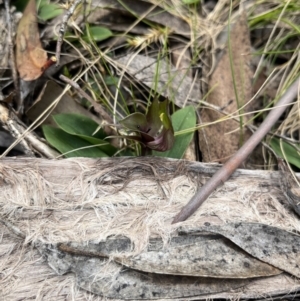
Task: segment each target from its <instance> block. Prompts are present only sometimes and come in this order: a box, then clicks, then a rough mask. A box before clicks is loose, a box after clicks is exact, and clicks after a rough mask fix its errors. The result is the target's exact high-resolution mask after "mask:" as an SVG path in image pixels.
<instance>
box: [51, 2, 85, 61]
mask: <svg viewBox="0 0 300 301" xmlns="http://www.w3.org/2000/svg"><path fill="white" fill-rule="evenodd" d="M81 2H82V0H76V1H74V3H73V4H72V5H71V6H70V8H69V9H68V10H67V12H66V13H65V15H64V16H63V19H62V23H61V25H60V27H59V31H58V38H57V43H56V53H55V57H56V60H57V61H56V66H58V65H59V63H60V53H61V46H62V43H63V39H64V34H65V31H66V27H67V24H68V21H69V19H70V18H71V17H72V16H73V14H74V12H75V9H76V8H77V6H78V5H79V4H80V3H81Z"/></svg>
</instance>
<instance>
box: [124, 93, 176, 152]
mask: <svg viewBox="0 0 300 301" xmlns="http://www.w3.org/2000/svg"><path fill="white" fill-rule="evenodd" d="M168 105H169V100H168V99H165V100H163V101H159V100H158V99H157V98H155V99H154V100H153V102H152V103H151V104H150V105H149V107H148V110H147V113H146V114H142V113H139V112H136V113H133V114H130V115H129V116H127V117H126V118H124V119H122V120H121V121H120V122H119V123H120V125H121V126H123V127H125V128H126V129H128V130H130V131H131V132H133V133H134V135H126V136H122V138H126V139H131V140H135V141H138V142H140V143H142V144H143V145H144V146H145V147H147V148H149V149H152V150H156V151H160V152H165V151H167V150H169V149H171V148H172V146H173V144H174V130H173V126H172V122H171V118H170V115H169V112H168Z"/></svg>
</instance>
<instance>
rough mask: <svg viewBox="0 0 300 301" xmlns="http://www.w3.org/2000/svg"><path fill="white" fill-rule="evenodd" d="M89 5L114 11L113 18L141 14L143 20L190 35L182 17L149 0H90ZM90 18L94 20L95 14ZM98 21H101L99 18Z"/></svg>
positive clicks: (180, 33) (188, 27)
mask: <svg viewBox="0 0 300 301" xmlns="http://www.w3.org/2000/svg"><path fill="white" fill-rule="evenodd" d="M91 6H92V8H93V9H92V11H94V10H95V9H106V10H111V11H113V12H115V14H114V15H112V18H113V19H118V18H119V16H122V15H125V16H130V17H132V16H134V17H136V18H138V17H141V16H143V20H147V21H151V22H155V23H157V24H160V25H162V26H165V27H167V28H170V29H171V30H172V31H173V32H174V33H176V34H178V35H183V36H190V34H191V28H190V26H189V24H188V23H187V22H186V21H185V20H184V19H183V18H180V17H178V16H176V15H175V14H172V13H171V12H172V11H171V10H170V11H166V10H165V9H164V8H162V7H160V6H159V5H154V4H153V3H151V2H150V1H134V0H122V1H117V0H101V1H99V0H96V1H92V3H91ZM147 12H148V13H147ZM95 14H98V13H97V11H96V12H95ZM116 16H117V17H116ZM100 17H101V16H100ZM90 18H91V17H90ZM92 19H93V20H94V21H96V17H95V16H94V17H93V18H92ZM99 21H101V19H100V20H99ZM113 22H114V23H118V21H117V20H116V21H115V20H113ZM123 29H124V27H123Z"/></svg>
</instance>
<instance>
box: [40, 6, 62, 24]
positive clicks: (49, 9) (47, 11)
mask: <svg viewBox="0 0 300 301" xmlns="http://www.w3.org/2000/svg"><path fill="white" fill-rule="evenodd" d="M63 12H64V10H63V9H62V8H60V7H59V5H57V4H55V3H48V4H45V5H41V6H40V9H39V18H40V19H42V20H43V21H47V20H49V19H53V18H55V17H57V16H59V15H61V14H62V13H63Z"/></svg>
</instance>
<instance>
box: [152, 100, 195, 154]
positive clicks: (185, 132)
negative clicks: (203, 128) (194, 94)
mask: <svg viewBox="0 0 300 301" xmlns="http://www.w3.org/2000/svg"><path fill="white" fill-rule="evenodd" d="M171 120H172V124H173V128H174V131H175V142H174V145H173V147H172V149H170V150H168V151H166V152H164V153H159V152H156V151H153V152H152V154H153V155H155V156H159V157H164V158H176V159H180V158H182V157H183V155H184V153H185V151H186V149H187V147H188V146H189V144H190V142H191V140H192V138H193V134H194V129H195V126H196V113H195V110H194V108H193V107H191V106H188V107H185V108H183V109H181V110H179V111H177V112H175V113H174V114H173V115H172V116H171ZM180 132H182V133H180ZM176 133H178V135H176Z"/></svg>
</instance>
